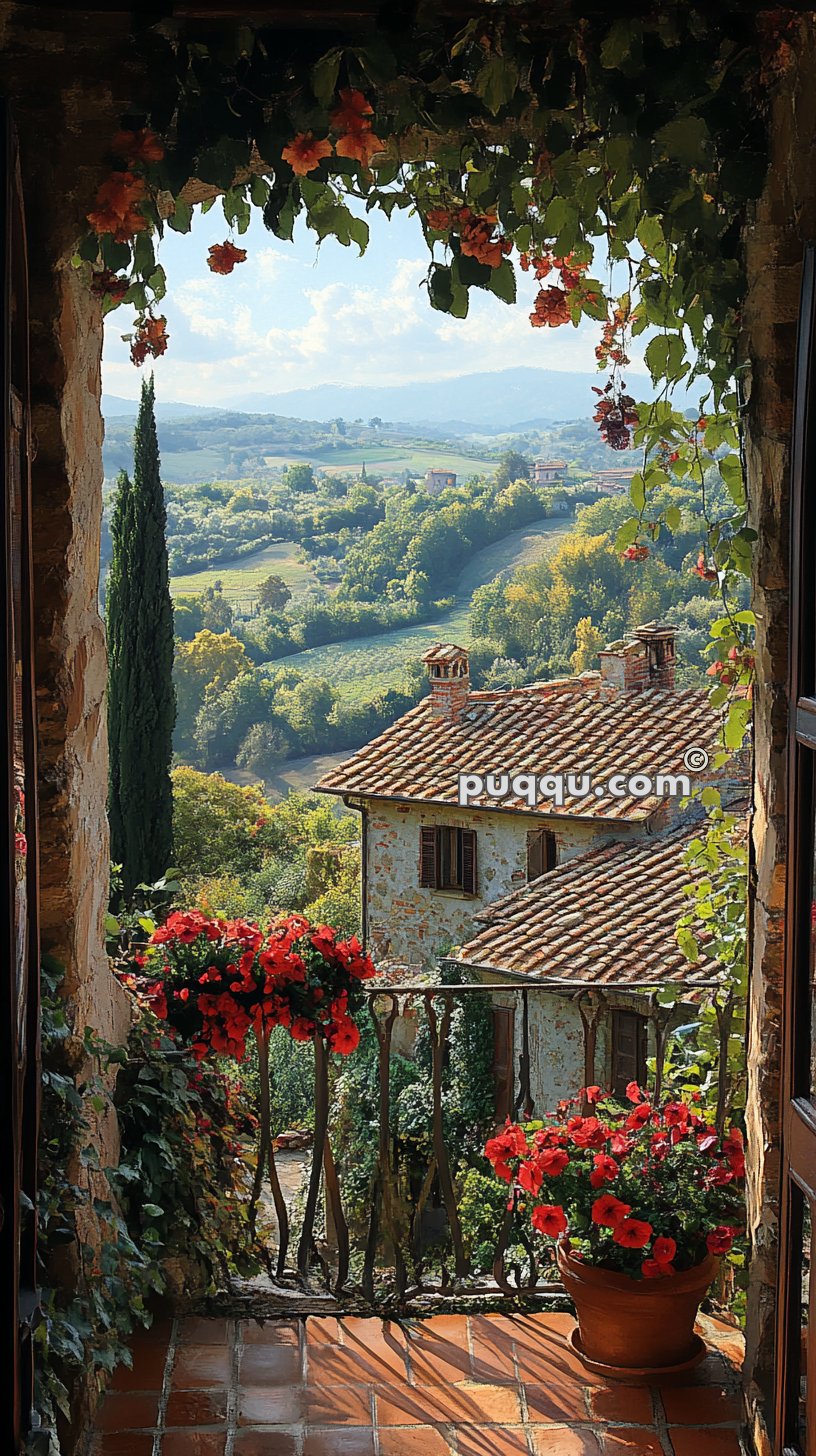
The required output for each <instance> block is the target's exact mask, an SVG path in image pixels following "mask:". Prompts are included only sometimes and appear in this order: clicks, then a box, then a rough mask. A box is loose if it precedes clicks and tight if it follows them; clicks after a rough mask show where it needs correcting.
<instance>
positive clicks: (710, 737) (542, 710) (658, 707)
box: [316, 673, 722, 821]
mask: <svg viewBox="0 0 816 1456" xmlns="http://www.w3.org/2000/svg"><path fill="white" fill-rule="evenodd" d="M719 734H720V724H719V719H718V717H717V715H716V714H715V713H713V712H712V710H711V707H710V706H709V703H708V698H707V694H706V692H705V691H700V690H697V689H684V690H680V691H674V692H669V691H665V690H662V689H658V688H645V689H643V690H642V691H640V692H615V691H610V690H609V689H606V688H605V689H603V690H602V689H601V685H600V678H599V675H598V674H597V673H586V674H585V675H584V676H583V677H579V678H561V679H558V680H556V681H555V682H550V683H535V684H533V685H532V686H531V687H524V688H516V689H512V690H510V691H506V692H505V691H502V692H474V693H471V694H470V696H469V698H468V701H467V704H466V705H465V707H464V708H463V710H462V712H461V714H460V715H459V717H458V718H456V719H454V720H449V719H447V718H442V717H435V716H434V715H433V713H432V711H431V700H430V698H429V697H426V698H423V700H422V701H421V702H420V703H419V704H418V705H417V706H416V707H415V708H412V709H411V710H410V712H408V713H406V714H405V715H404V716H403V717H402V718H400V719H398V721H397V722H396V723H394V724H393V725H392V726H391V727H390V728H387V729H386V730H385V732H384V733H381V734H380V735H379V737H378V738H374V739H372V741H371V742H370V743H367V744H365V745H364V747H363V748H361V749H359V750H358V751H357V753H354V754H352V756H351V757H350V758H348V759H346V761H345V763H342V764H340V765H339V767H337V768H335V769H332V770H331V771H330V772H329V773H327V774H325V775H324V776H323V778H322V779H320V780H319V782H318V784H317V785H316V787H317V789H318V790H320V791H321V792H323V793H332V794H351V795H358V796H359V797H361V798H374V799H377V798H383V799H400V800H409V801H417V802H420V803H434V804H456V803H457V802H458V793H459V774H460V773H480V774H483V775H487V774H492V773H501V772H510V773H511V774H515V773H535V774H536V775H539V776H540V775H542V774H549V773H563V774H576V775H580V774H590V775H591V776H592V777H593V778H594V781H595V784H596V785H597V783H598V781H599V780H605V779H606V778H607V777H608V776H609V775H612V774H614V773H623V774H625V775H626V776H627V777H629V776H630V775H632V774H636V773H642V774H649V775H651V776H655V775H656V774H678V773H684V772H686V773H687V772H688V770H687V769H685V767H684V764H683V754H684V753H685V751H686V749H689V748H704V749H705V750H706V751H707V752H708V754H709V755H713V754H715V753H716V752H717V751H718V749H719V748H721V746H722V745H721V741H720V736H719ZM691 780H692V787H693V786H694V785H695V782H698V781H699V780H696V779H695V775H694V774H692V775H691ZM661 802H662V801H661V799H659V798H657V797H654V796H653V797H650V798H647V799H637V798H635V797H626V798H620V799H618V798H611V797H604V798H598V797H596V795H595V793H590V794H587V795H584V796H583V797H581V798H570V797H565V800H564V804H563V805H562V806H561V807H560V808H559V807H557V806H556V805H554V804H552V803H551V802H548V801H546V800H545V801H542V802H540V803H538V804H537V805H536V807H535V809H534V810H531V809H530V806H529V805H528V804H527V803H526V801H525V800H524V799H523V798H519V797H517V796H515V795H512V794H511V795H509V796H508V797H507V798H505V799H502V800H501V801H499V800H497V799H495V798H490V797H488V796H487V795H486V794H484V795H482V796H480V797H478V798H475V799H474V800H472V801H471V807H473V808H500V809H512V810H515V811H521V812H525V813H530V812H538V813H539V814H556V815H563V816H565V817H576V816H577V817H580V818H586V819H601V820H613V821H618V820H625V821H636V820H643V819H648V818H649V817H650V815H651V814H653V813H654V811H655V809H657V808H658V806H659V804H660V803H661Z"/></svg>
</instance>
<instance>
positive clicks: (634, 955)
mask: <svg viewBox="0 0 816 1456" xmlns="http://www.w3.org/2000/svg"><path fill="white" fill-rule="evenodd" d="M704 827H705V823H704V822H703V824H702V825H701V824H700V823H697V824H696V825H689V824H685V825H683V826H682V827H681V828H680V829H676V830H674V831H673V832H672V833H670V834H666V835H663V836H661V837H659V838H658V837H654V838H652V837H651V836H650V837H648V838H645V839H643V840H640V841H638V843H637V844H635V845H633V844H632V843H631V842H628V843H627V842H622V843H618V844H611V845H607V846H606V847H605V848H604V849H596V850H591V851H590V852H589V853H588V854H584V855H580V856H579V857H578V858H577V859H571V860H567V861H566V862H565V863H564V864H561V865H559V866H558V868H557V869H555V870H551V871H550V872H549V873H548V874H546V875H542V876H541V878H540V879H538V880H534V881H533V882H532V883H531V884H529V885H525V886H524V887H523V888H522V889H519V890H515V891H514V892H513V894H512V895H507V896H505V897H504V899H502V900H497V901H496V902H495V904H493V905H490V906H489V907H488V908H487V909H486V910H484V911H482V912H481V914H480V915H479V916H478V917H477V923H478V924H480V925H482V926H483V927H484V928H483V929H482V930H480V931H479V933H478V934H477V935H475V936H474V937H473V939H472V940H470V941H469V942H468V944H467V945H465V946H463V947H462V949H461V951H460V952H459V954H458V956H457V957H456V959H457V961H458V963H459V964H465V965H470V966H479V967H480V968H483V969H489V970H493V971H498V972H504V973H505V974H512V975H516V976H529V977H530V978H531V979H535V980H547V981H549V980H558V979H563V980H564V981H565V982H570V981H581V982H586V983H587V984H590V985H596V986H604V985H608V986H623V987H626V986H637V985H652V984H655V985H656V984H658V983H659V982H665V981H680V982H682V983H683V984H684V985H686V986H688V987H689V989H693V988H694V987H698V986H700V985H703V984H705V983H707V982H711V981H713V980H716V973H717V965H716V962H715V961H714V960H712V959H711V958H710V957H708V956H706V955H705V953H703V954H702V955H701V957H700V959H699V961H696V962H694V963H692V962H690V961H688V960H686V957H685V956H684V955H683V953H682V951H681V950H680V948H679V946H678V944H677V941H676V940H675V927H676V925H677V921H678V919H679V917H680V916H681V915H682V914H683V913H684V911H685V910H687V909H688V905H689V899H688V896H687V895H686V894H685V893H684V886H685V885H687V884H689V882H690V880H691V879H692V875H691V873H690V871H689V869H688V868H687V867H686V865H685V864H684V863H683V856H684V853H685V851H686V849H687V848H688V845H689V844H690V842H691V840H692V839H693V838H694V837H695V835H699V834H700V833H701V830H702V829H704ZM697 939H698V942H701V943H705V939H706V933H705V930H704V928H703V926H702V925H701V926H700V928H699V930H698V931H697Z"/></svg>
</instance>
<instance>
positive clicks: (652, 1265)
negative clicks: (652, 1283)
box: [640, 1259, 675, 1279]
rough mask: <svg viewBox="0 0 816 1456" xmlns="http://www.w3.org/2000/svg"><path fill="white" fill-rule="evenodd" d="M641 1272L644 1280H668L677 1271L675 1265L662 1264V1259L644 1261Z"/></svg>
mask: <svg viewBox="0 0 816 1456" xmlns="http://www.w3.org/2000/svg"><path fill="white" fill-rule="evenodd" d="M640 1272H641V1274H642V1275H643V1278H644V1279H666V1278H668V1277H669V1275H671V1274H673V1273H674V1272H675V1271H674V1265H673V1264H670V1263H666V1262H662V1261H661V1260H660V1259H644V1260H643V1263H642V1264H641V1266H640Z"/></svg>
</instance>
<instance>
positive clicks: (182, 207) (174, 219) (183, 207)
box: [167, 197, 193, 233]
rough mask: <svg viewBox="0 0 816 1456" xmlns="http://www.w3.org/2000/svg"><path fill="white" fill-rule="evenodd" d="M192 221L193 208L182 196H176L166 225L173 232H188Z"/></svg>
mask: <svg viewBox="0 0 816 1456" xmlns="http://www.w3.org/2000/svg"><path fill="white" fill-rule="evenodd" d="M192 222H193V209H192V207H191V206H190V204H189V202H185V200H184V198H183V197H177V198H176V205H175V210H174V211H173V212H171V214H170V216H169V217H168V219H167V226H168V227H171V228H172V229H173V232H174V233H188V232H189V231H190V228H191V226H192Z"/></svg>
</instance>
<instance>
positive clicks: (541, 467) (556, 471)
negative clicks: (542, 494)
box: [533, 460, 567, 485]
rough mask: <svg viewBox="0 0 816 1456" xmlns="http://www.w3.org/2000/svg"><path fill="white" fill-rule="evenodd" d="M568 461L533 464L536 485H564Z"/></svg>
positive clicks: (539, 461) (547, 461) (544, 461)
mask: <svg viewBox="0 0 816 1456" xmlns="http://www.w3.org/2000/svg"><path fill="white" fill-rule="evenodd" d="M566 470H567V462H566V460H536V461H535V462H534V464H533V484H534V485H563V483H564V476H565V474H566Z"/></svg>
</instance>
